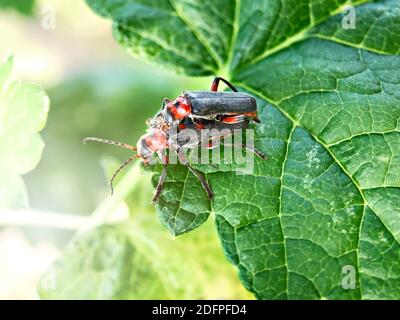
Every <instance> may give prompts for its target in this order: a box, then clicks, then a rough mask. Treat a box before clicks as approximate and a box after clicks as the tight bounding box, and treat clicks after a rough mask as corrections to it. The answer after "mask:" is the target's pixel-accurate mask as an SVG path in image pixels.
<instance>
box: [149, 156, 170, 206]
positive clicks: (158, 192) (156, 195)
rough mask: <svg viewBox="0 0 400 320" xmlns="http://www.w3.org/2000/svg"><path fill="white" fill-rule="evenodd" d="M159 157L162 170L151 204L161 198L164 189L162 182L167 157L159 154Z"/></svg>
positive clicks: (166, 165)
mask: <svg viewBox="0 0 400 320" xmlns="http://www.w3.org/2000/svg"><path fill="white" fill-rule="evenodd" d="M159 157H160V158H161V160H162V162H163V169H162V172H161V175H160V178H159V179H158V183H157V187H156V192H155V193H154V196H153V199H152V200H151V201H152V203H153V204H154V203H156V202H157V201H158V199H159V198H160V196H161V193H162V191H163V189H164V181H165V178H166V176H167V169H168V156H167V155H166V154H165V153H160V154H159Z"/></svg>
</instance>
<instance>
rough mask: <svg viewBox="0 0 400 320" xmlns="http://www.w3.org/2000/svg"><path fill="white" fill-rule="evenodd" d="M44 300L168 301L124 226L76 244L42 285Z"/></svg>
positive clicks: (96, 231) (91, 233) (90, 235)
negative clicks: (153, 298)
mask: <svg viewBox="0 0 400 320" xmlns="http://www.w3.org/2000/svg"><path fill="white" fill-rule="evenodd" d="M38 290H39V294H40V296H41V298H43V299H77V298H78V299H122V298H125V299H129V298H131V299H139V298H140V299H146V298H149V299H150V298H152V295H153V294H154V293H157V294H159V295H160V298H161V299H166V298H167V297H168V292H167V291H166V288H164V287H163V282H162V279H161V278H160V276H159V275H158V273H157V270H155V269H154V268H152V266H151V261H149V260H148V257H145V256H143V254H141V253H140V252H138V251H137V249H136V247H135V246H134V245H133V244H132V242H131V240H130V238H129V235H128V233H127V232H126V231H125V229H124V228H123V227H121V226H112V225H106V226H102V227H99V228H96V229H93V230H91V231H89V232H88V233H87V234H84V235H83V236H82V237H81V238H80V239H79V240H77V241H75V242H73V243H72V244H71V245H70V246H69V248H68V249H67V250H66V252H65V253H64V255H63V256H62V258H61V259H60V260H58V261H57V262H56V263H54V264H53V265H52V266H51V268H50V269H49V270H48V272H47V273H46V274H45V276H44V277H43V278H42V279H41V281H40V284H39V289H38Z"/></svg>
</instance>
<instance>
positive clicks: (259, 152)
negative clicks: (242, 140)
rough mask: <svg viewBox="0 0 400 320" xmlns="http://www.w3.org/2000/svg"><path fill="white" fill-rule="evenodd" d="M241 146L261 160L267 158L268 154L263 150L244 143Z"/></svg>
mask: <svg viewBox="0 0 400 320" xmlns="http://www.w3.org/2000/svg"><path fill="white" fill-rule="evenodd" d="M243 148H244V149H245V150H247V151H250V152H252V153H254V154H255V155H256V156H257V157H259V158H260V159H262V160H267V159H268V156H267V155H266V154H265V153H264V152H262V151H260V150H258V149H256V148H254V147H249V146H246V145H245V146H243Z"/></svg>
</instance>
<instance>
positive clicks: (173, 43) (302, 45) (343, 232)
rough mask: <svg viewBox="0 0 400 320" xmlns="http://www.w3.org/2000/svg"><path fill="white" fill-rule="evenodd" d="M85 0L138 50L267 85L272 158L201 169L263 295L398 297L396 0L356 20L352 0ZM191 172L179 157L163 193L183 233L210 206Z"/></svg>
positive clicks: (222, 230)
mask: <svg viewBox="0 0 400 320" xmlns="http://www.w3.org/2000/svg"><path fill="white" fill-rule="evenodd" d="M87 2H88V4H89V5H90V6H91V7H92V8H93V9H94V10H95V11H97V12H99V13H101V14H103V15H105V16H107V17H108V18H112V19H113V21H114V31H115V33H114V34H115V37H116V39H117V40H118V41H119V42H120V43H121V44H122V45H123V46H124V47H125V48H127V49H128V50H129V51H130V52H132V53H133V54H135V55H136V56H140V57H142V58H145V59H147V60H150V61H154V62H157V63H161V64H163V65H167V66H169V67H172V68H173V69H175V70H177V71H178V72H184V73H186V74H189V75H213V74H224V75H227V76H228V78H229V80H231V81H232V82H233V83H234V84H235V85H237V86H239V87H240V88H241V89H242V90H244V91H247V92H249V93H251V94H253V95H254V96H256V97H257V99H258V107H259V114H260V118H261V124H260V125H258V126H256V147H257V148H259V149H260V150H262V151H264V152H265V153H267V154H268V156H269V159H268V160H267V161H260V160H259V159H256V160H255V161H256V165H255V170H254V172H253V174H247V175H243V174H242V175H238V174H236V172H235V171H234V170H233V169H235V168H230V169H229V168H223V170H220V171H217V170H215V169H214V168H212V167H207V166H201V167H199V168H200V169H201V170H202V171H203V172H204V173H205V174H206V176H207V179H208V180H209V182H210V184H211V186H212V188H213V190H214V193H215V199H214V201H213V202H212V203H211V204H210V205H211V208H210V211H211V212H213V213H214V214H215V220H216V224H217V229H218V233H219V236H220V239H221V243H222V245H223V248H224V251H225V253H226V255H227V257H228V259H229V260H230V261H231V262H232V263H233V264H235V265H236V266H237V267H238V269H239V274H240V278H241V280H242V282H243V284H244V285H245V286H246V288H248V289H249V290H250V291H251V292H253V293H254V294H255V295H256V297H258V298H261V299H272V298H273V299H305V298H307V299H359V298H368V299H373V298H380V299H383V298H397V299H398V298H399V297H400V289H399V288H400V286H399V280H398V279H399V278H400V273H399V272H400V270H399V268H398V259H399V252H400V247H399V240H400V223H399V221H400V219H399V217H400V210H399V207H400V189H399V187H400V136H399V134H400V133H399V117H400V107H399V106H400V104H399V99H400V95H399V92H400V90H399V89H400V88H399V86H400V56H399V55H398V53H399V45H400V41H399V39H398V37H399V34H400V33H399V32H397V31H398V30H400V29H399V28H400V4H399V2H398V1H395V0H385V1H353V4H354V5H355V14H356V29H343V26H342V21H343V18H344V17H346V15H348V10H347V9H346V8H347V5H348V4H349V2H346V1H344V0H343V1H342V0H337V1H328V0H326V1H324V0H322V1H321V0H319V1H316V0H315V1H314V0H308V1H306V0H300V1H298V0H296V1H294V0H267V1H250V0H236V1H234V0H230V1H228V0H226V1H218V5H216V4H215V2H216V1H213V2H211V1H202V2H197V1H189V0H171V1H165V2H159V1H157V2H154V1H150V2H149V1H146V2H144V1H136V0H135V1H126V0H125V1H122V0H121V1H118V2H117V3H115V2H114V1H113V2H112V4H111V1H100V0H87ZM144 3H146V5H144ZM219 5H221V7H218V8H217V6H219ZM222 6H223V7H222ZM165 15H167V16H168V17H169V18H165V19H164V17H166V16H165ZM221 21H223V22H221ZM144 22H146V23H144ZM216 25H218V26H219V28H218V27H216ZM177 26H179V28H178V27H177ZM214 31H215V32H214ZM177 53H179V54H177ZM184 57H185V58H184ZM189 58H190V59H189ZM178 171H179V172H178ZM192 178H193V177H190V175H187V174H186V171H185V169H183V168H181V169H176V168H174V169H173V172H172V173H171V175H170V176H169V179H170V181H171V182H172V181H173V183H169V185H168V186H167V188H166V190H165V193H164V194H163V196H162V200H161V201H160V203H162V205H160V212H162V213H161V215H160V217H161V220H162V221H163V223H164V224H166V225H167V226H168V228H169V230H170V231H171V232H172V233H174V234H180V233H183V232H187V231H190V230H192V229H193V227H194V226H198V225H199V223H198V221H203V220H205V219H206V218H207V216H208V214H207V213H206V210H208V209H207V204H206V203H204V201H206V200H207V199H206V196H205V194H204V193H201V192H200V189H199V188H198V187H195V186H194V185H195V180H192ZM188 190H193V192H192V193H190V192H188ZM203 203H204V205H203ZM199 204H201V205H199ZM181 208H185V211H181ZM188 217H190V218H188ZM171 219H172V220H173V221H174V224H173V225H176V226H179V228H174V227H172V228H171V224H170V223H169V221H172V220H171ZM194 221H195V222H194ZM348 266H350V267H351V268H353V269H354V270H355V288H354V289H350V290H349V289H346V288H345V286H343V285H342V284H343V281H344V279H346V274H345V273H344V271H343V270H346V268H347V267H348Z"/></svg>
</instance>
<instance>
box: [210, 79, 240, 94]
mask: <svg viewBox="0 0 400 320" xmlns="http://www.w3.org/2000/svg"><path fill="white" fill-rule="evenodd" d="M220 81H222V82H223V83H225V84H226V85H227V86H228V87H229V88H230V89H231V90H232V91H234V92H238V89H236V88H235V86H234V85H233V84H232V83H230V82H229V81H228V80H225V79H224V78H221V77H215V78H214V80H213V82H212V84H211V91H218V85H219V82H220Z"/></svg>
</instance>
